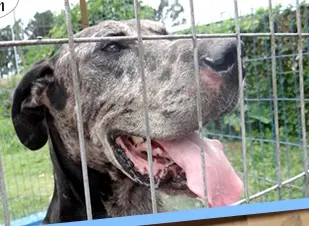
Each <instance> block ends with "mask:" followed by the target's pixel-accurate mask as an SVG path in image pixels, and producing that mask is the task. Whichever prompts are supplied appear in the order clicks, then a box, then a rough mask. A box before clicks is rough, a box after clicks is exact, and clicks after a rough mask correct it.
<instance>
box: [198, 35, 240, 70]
mask: <svg viewBox="0 0 309 226" xmlns="http://www.w3.org/2000/svg"><path fill="white" fill-rule="evenodd" d="M201 46H202V45H201ZM201 51H202V50H201ZM244 55H245V50H244V43H243V42H241V56H242V57H244ZM236 64H237V40H236V39H233V38H232V39H222V40H219V41H218V42H215V43H213V45H212V46H211V47H208V51H207V52H206V53H205V54H204V55H203V56H201V58H200V65H201V66H206V67H211V68H212V69H213V70H215V71H225V70H227V69H228V68H230V67H231V66H233V65H236Z"/></svg>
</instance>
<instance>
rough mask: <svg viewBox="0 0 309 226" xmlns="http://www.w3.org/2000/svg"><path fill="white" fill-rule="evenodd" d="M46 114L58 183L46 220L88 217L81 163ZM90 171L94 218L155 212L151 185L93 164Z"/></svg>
mask: <svg viewBox="0 0 309 226" xmlns="http://www.w3.org/2000/svg"><path fill="white" fill-rule="evenodd" d="M46 118H47V126H48V129H49V148H50V155H51V160H52V164H53V171H54V183H55V184H54V194H53V197H52V200H51V202H50V205H49V207H48V210H47V216H46V218H45V220H44V221H43V224H50V223H58V222H70V221H80V220H86V219H87V216H86V204H85V195H84V186H83V177H82V171H81V165H80V164H77V163H75V162H73V161H72V160H71V159H70V157H69V156H68V155H67V152H66V151H65V146H64V144H63V141H62V140H61V137H60V135H59V133H58V131H57V129H56V128H55V127H54V124H53V119H52V117H51V116H50V115H48V116H47V117H46ZM110 167H114V166H113V165H110ZM118 171H119V170H118ZM88 175H89V187H90V197H91V206H92V214H93V218H94V219H101V218H107V217H118V216H129V215H138V214H148V213H151V212H152V208H151V198H150V197H151V195H150V191H149V188H147V187H145V186H143V185H139V184H136V183H135V182H133V181H132V180H130V179H129V178H127V177H126V176H124V174H122V173H121V172H120V171H119V175H122V178H119V180H112V178H111V177H110V175H109V173H101V172H98V171H96V170H93V169H91V168H88ZM147 197H148V198H147ZM159 206H160V205H159ZM160 208H161V207H159V209H160Z"/></svg>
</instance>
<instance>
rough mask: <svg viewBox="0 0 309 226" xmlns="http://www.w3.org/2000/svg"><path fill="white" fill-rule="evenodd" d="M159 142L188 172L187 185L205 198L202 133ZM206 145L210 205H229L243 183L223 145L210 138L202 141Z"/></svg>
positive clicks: (239, 192)
mask: <svg viewBox="0 0 309 226" xmlns="http://www.w3.org/2000/svg"><path fill="white" fill-rule="evenodd" d="M159 143H160V144H161V145H162V146H163V147H164V149H165V150H166V152H167V153H168V154H169V155H170V157H171V158H172V159H173V161H175V163H176V164H177V165H179V166H180V167H181V168H182V169H183V170H184V171H185V173H186V177H187V186H188V188H189V189H190V190H191V191H192V192H193V193H195V194H196V195H197V196H198V197H200V198H204V189H203V180H202V165H201V149H200V138H199V135H198V134H196V133H193V134H190V135H189V136H187V137H185V138H181V139H179V140H173V141H159ZM203 144H204V151H205V154H204V156H205V170H206V184H207V198H208V202H209V206H210V207H216V206H226V205H231V204H233V203H235V202H237V201H239V199H240V196H241V194H242V191H243V183H242V181H241V180H240V178H239V177H238V176H237V174H236V173H235V171H234V169H233V168H232V166H231V164H230V163H229V161H228V160H227V158H226V157H225V155H224V152H223V147H222V144H221V143H220V142H219V141H218V140H210V139H207V143H206V142H205V141H203ZM210 146H213V148H212V149H211V147H210Z"/></svg>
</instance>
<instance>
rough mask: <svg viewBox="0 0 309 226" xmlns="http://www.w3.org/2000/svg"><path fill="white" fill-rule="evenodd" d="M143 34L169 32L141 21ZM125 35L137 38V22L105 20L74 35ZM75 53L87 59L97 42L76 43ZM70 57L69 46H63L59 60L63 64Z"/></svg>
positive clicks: (156, 24)
mask: <svg viewBox="0 0 309 226" xmlns="http://www.w3.org/2000/svg"><path fill="white" fill-rule="evenodd" d="M141 32H142V35H166V34H167V31H166V29H165V26H164V25H163V24H162V23H160V22H156V21H150V20H141ZM118 34H120V35H122V36H123V35H124V36H137V26H136V20H134V19H132V20H123V21H114V20H105V21H102V22H100V23H99V24H97V25H94V26H91V27H88V28H85V29H83V30H82V31H80V32H78V33H76V34H75V35H74V37H75V38H98V37H106V36H115V35H118ZM74 46H75V52H76V54H77V55H78V56H79V58H83V57H87V55H89V54H91V52H92V51H94V49H95V46H96V42H84V43H75V44H74ZM68 55H69V51H68V45H67V44H65V45H63V46H62V50H61V51H60V55H59V60H60V62H63V61H65V60H66V59H67V56H68Z"/></svg>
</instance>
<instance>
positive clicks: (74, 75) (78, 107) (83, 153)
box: [64, 0, 92, 220]
mask: <svg viewBox="0 0 309 226" xmlns="http://www.w3.org/2000/svg"><path fill="white" fill-rule="evenodd" d="M64 6H65V15H66V25H67V32H68V38H69V51H70V56H71V57H70V61H71V67H72V79H73V91H74V98H75V105H76V107H75V112H76V117H77V128H78V139H79V148H80V156H81V164H82V174H83V184H84V192H85V201H86V212H87V219H88V220H91V219H92V208H91V200H90V190H89V178H88V169H87V157H86V148H85V139H84V126H83V118H82V113H81V111H82V109H81V102H80V90H79V80H78V78H79V76H78V74H79V72H78V67H77V62H76V54H75V51H74V40H73V29H72V23H71V14H70V4H69V0H64Z"/></svg>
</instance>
